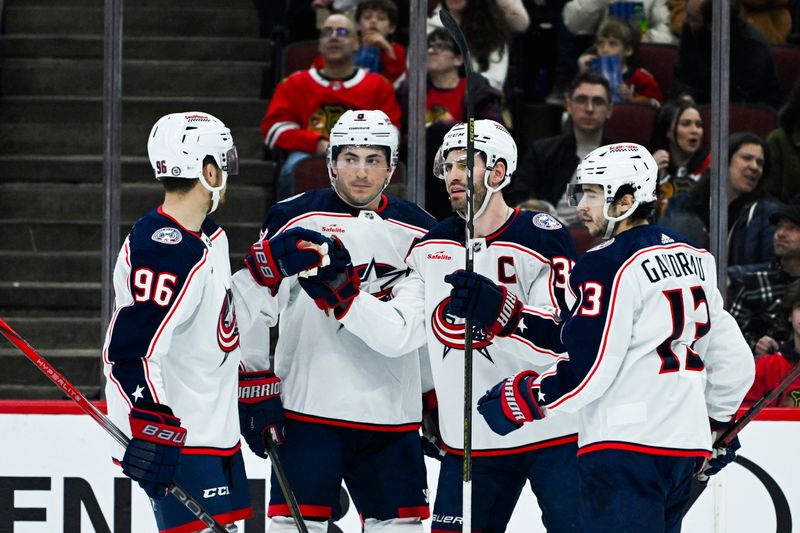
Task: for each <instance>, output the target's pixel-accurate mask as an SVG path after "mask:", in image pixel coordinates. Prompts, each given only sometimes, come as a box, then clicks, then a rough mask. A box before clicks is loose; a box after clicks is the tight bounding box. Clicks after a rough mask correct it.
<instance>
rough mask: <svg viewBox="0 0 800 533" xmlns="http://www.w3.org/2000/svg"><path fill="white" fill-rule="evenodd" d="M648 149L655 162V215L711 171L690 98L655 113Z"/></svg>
mask: <svg viewBox="0 0 800 533" xmlns="http://www.w3.org/2000/svg"><path fill="white" fill-rule="evenodd" d="M648 149H649V150H650V152H651V153H652V154H653V159H655V160H656V163H658V185H659V186H658V199H659V213H662V212H663V211H664V208H665V207H666V205H667V203H668V202H669V199H670V198H672V197H673V196H675V195H677V194H679V193H682V192H685V191H688V190H690V189H691V188H692V187H694V186H695V184H697V182H698V181H700V178H702V177H704V176H708V175H709V174H710V172H711V154H710V153H709V151H708V147H706V146H705V145H704V144H703V119H702V118H701V117H700V109H698V107H697V105H696V104H695V103H694V102H693V101H692V100H690V99H677V100H671V101H669V102H667V103H666V104H664V106H663V107H662V108H661V109H659V110H658V114H657V115H656V119H655V121H654V122H653V133H652V135H651V137H650V142H649V143H648Z"/></svg>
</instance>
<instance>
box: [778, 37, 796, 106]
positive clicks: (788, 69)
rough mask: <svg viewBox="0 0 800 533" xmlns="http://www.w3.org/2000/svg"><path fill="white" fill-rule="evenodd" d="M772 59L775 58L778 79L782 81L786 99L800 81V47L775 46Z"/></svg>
mask: <svg viewBox="0 0 800 533" xmlns="http://www.w3.org/2000/svg"><path fill="white" fill-rule="evenodd" d="M772 57H774V58H775V67H776V68H777V69H778V78H779V79H780V80H781V86H782V87H783V95H784V97H786V96H788V95H789V91H790V90H792V87H793V86H794V84H795V82H796V81H797V80H798V79H800V47H797V46H773V47H772Z"/></svg>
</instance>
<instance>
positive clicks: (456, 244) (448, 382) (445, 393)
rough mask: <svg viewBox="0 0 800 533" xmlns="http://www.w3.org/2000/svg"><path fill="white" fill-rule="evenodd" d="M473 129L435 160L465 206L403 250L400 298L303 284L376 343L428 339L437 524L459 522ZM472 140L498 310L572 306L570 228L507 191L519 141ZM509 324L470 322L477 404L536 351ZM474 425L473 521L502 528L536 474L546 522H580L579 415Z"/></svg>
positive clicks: (483, 247)
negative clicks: (515, 350) (523, 347)
mask: <svg viewBox="0 0 800 533" xmlns="http://www.w3.org/2000/svg"><path fill="white" fill-rule="evenodd" d="M466 128H467V126H466V124H458V125H456V126H454V127H453V128H452V129H451V130H450V131H449V132H448V133H447V134H446V135H445V138H444V143H443V144H442V147H441V148H440V150H439V153H438V154H437V157H436V168H435V174H436V175H437V176H439V177H440V178H442V179H443V180H444V184H445V186H446V187H447V191H448V193H449V194H450V201H451V204H452V207H453V210H454V211H455V212H456V213H457V214H458V215H459V216H454V217H451V218H448V219H447V220H445V221H443V222H441V223H439V224H438V225H437V226H436V227H435V228H433V229H432V230H431V231H430V232H429V233H428V234H427V235H426V236H425V237H424V238H423V239H422V240H421V241H420V242H418V243H416V244H415V245H414V247H413V249H412V250H411V252H410V254H409V255H408V258H407V260H406V263H407V265H408V267H409V269H410V273H409V276H408V277H407V278H406V279H404V280H403V281H401V282H400V283H399V284H398V285H397V286H395V288H394V290H393V292H394V298H392V300H390V301H389V302H382V301H380V300H379V299H378V298H375V297H373V296H372V295H370V294H368V293H366V292H364V291H361V292H360V293H352V294H351V295H350V298H349V299H343V298H341V297H339V296H337V295H334V296H330V297H328V298H326V297H325V295H326V292H325V291H326V290H327V291H329V292H330V293H333V292H336V291H337V290H338V291H339V294H341V292H342V290H341V289H340V286H339V285H337V284H336V283H331V282H328V283H322V282H319V283H315V284H314V285H313V286H310V285H309V284H308V283H306V284H304V287H307V288H309V293H310V294H313V295H314V296H315V297H317V298H318V299H320V300H321V301H323V302H327V303H328V305H330V306H331V307H334V312H335V314H336V316H337V317H338V318H339V320H340V322H341V323H342V324H343V325H344V327H345V329H346V330H347V331H349V332H352V333H354V334H355V335H357V336H358V337H360V338H361V339H363V340H364V342H366V343H367V344H368V345H369V346H370V347H372V348H373V349H375V350H376V351H378V352H381V353H384V354H387V355H389V356H398V355H400V354H403V353H406V352H408V351H411V350H414V349H416V348H419V347H422V346H427V351H428V355H429V358H430V366H431V370H432V372H433V381H434V384H435V389H436V394H437V396H438V404H439V410H438V414H439V424H440V427H441V433H442V435H441V437H442V443H443V445H444V449H445V450H446V453H445V455H444V457H443V459H442V466H441V470H440V476H439V482H438V486H437V495H436V502H435V504H434V512H433V522H432V524H431V529H432V531H460V530H461V528H462V462H463V428H464V419H463V412H464V405H463V398H464V393H463V391H464V373H463V368H464V359H463V358H464V322H463V321H461V320H458V319H455V318H454V317H453V316H452V315H451V314H450V313H449V309H448V305H449V302H450V288H451V287H450V285H448V284H447V283H445V276H447V275H449V274H451V273H453V272H455V271H457V270H459V269H461V268H463V265H464V264H465V257H464V256H465V245H464V239H465V235H464V229H465V220H464V216H465V213H466V179H467V173H466V140H467V129H466ZM474 138H475V167H474V173H473V176H474V178H473V179H474V185H475V205H476V213H475V236H476V241H475V260H474V265H475V271H477V272H481V273H483V274H484V275H486V276H488V277H490V278H492V279H493V280H495V281H496V282H497V283H500V284H501V285H502V289H501V291H500V293H499V294H501V297H500V298H499V299H498V300H497V301H496V302H495V304H496V305H495V308H494V309H500V308H501V307H503V306H504V305H505V306H506V307H507V308H508V309H517V308H518V307H521V306H522V304H536V305H540V306H542V305H547V306H550V307H552V308H558V309H566V308H568V306H569V305H570V304H571V303H572V300H573V298H572V296H571V295H570V294H569V293H568V291H567V283H568V279H569V275H570V269H571V267H572V264H573V262H574V259H575V249H574V245H573V243H572V240H571V238H570V235H569V232H568V231H567V229H566V228H564V227H563V226H562V225H561V223H560V222H559V221H558V220H556V219H555V218H553V217H552V216H550V215H548V214H545V213H532V212H521V211H519V210H517V209H512V208H510V207H509V206H508V205H507V204H506V203H505V201H504V199H503V196H502V194H501V193H500V191H501V189H502V188H503V187H505V186H506V185H507V184H508V183H509V182H510V180H511V176H512V174H513V172H514V170H515V169H516V165H517V148H516V144H515V143H514V140H513V139H512V138H511V136H510V135H509V133H508V132H507V131H506V130H505V128H503V126H501V125H500V124H498V123H497V122H494V121H492V120H478V121H476V122H475V136H474ZM342 279H344V278H342ZM311 280H314V278H313V277H312V278H311ZM339 281H341V280H339ZM312 283H313V281H312ZM515 295H518V297H517V296H515ZM513 333H514V332H513V324H509V323H505V322H503V321H502V320H498V321H496V322H495V323H493V324H486V325H485V327H483V328H476V330H475V331H474V334H473V338H474V341H473V347H474V350H475V351H474V355H473V357H474V376H473V381H474V384H475V385H474V390H475V392H476V395H475V397H474V400H475V401H476V402H477V400H478V398H479V396H480V394H481V393H482V392H483V391H484V390H485V389H486V388H488V387H491V386H492V385H494V384H495V383H497V381H498V380H499V379H502V378H503V377H505V376H507V375H508V374H509V373H513V372H518V371H520V370H523V369H526V368H529V367H530V364H531V363H530V360H531V357H530V356H529V354H527V353H525V354H524V355H525V357H524V358H518V357H515V356H514V355H513V354H511V353H508V352H505V351H504V350H503V349H501V348H500V347H499V346H498V345H497V344H496V342H495V340H496V339H497V338H498V336H502V335H510V334H513ZM559 355H560V354H557V353H553V352H549V351H541V352H540V353H538V354H536V356H535V357H534V358H533V359H535V360H536V361H537V362H538V363H539V365H540V366H539V368H540V369H542V370H543V369H545V368H548V367H549V366H550V365H551V364H552V363H553V361H555V359H556V357H558V356H559ZM473 424H474V425H473V429H472V433H473V440H472V448H473V457H474V459H473V489H472V490H473V503H472V505H473V514H472V529H473V530H475V531H483V532H484V533H488V532H502V531H504V530H505V528H506V525H507V523H508V520H509V519H510V517H511V514H512V512H513V510H514V506H515V505H516V502H517V500H518V498H519V495H520V493H521V491H522V489H523V487H524V485H525V483H526V482H528V481H529V482H530V483H531V487H532V488H533V491H534V493H535V494H536V497H537V499H538V502H539V505H540V508H541V509H542V519H543V522H544V524H545V526H546V527H547V530H548V531H550V532H572V531H576V526H577V520H576V517H575V509H576V508H577V505H578V490H577V489H578V487H577V485H578V480H577V468H576V457H575V454H576V452H577V446H576V441H577V434H576V432H577V420H575V418H574V417H571V416H569V417H562V418H559V419H553V420H548V421H547V422H546V423H545V424H543V425H539V426H529V427H526V428H525V429H524V430H522V431H520V432H517V433H515V434H513V435H509V436H506V437H501V436H499V435H497V434H495V433H494V432H492V430H491V429H490V428H489V426H488V425H487V424H486V423H485V421H484V420H483V419H482V418H480V417H479V416H477V413H476V414H475V415H474V416H473Z"/></svg>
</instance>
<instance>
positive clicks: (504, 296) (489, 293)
mask: <svg viewBox="0 0 800 533" xmlns="http://www.w3.org/2000/svg"><path fill="white" fill-rule="evenodd" d="M444 280H445V282H447V283H449V284H451V285H452V286H453V289H452V290H451V291H450V305H449V306H448V308H447V312H448V313H449V314H451V315H454V316H457V317H461V318H465V319H467V320H470V321H471V322H472V323H473V324H475V325H476V326H478V327H480V328H483V329H485V330H486V331H488V332H490V333H492V334H494V335H497V336H499V337H505V336H507V335H511V333H513V332H514V330H515V329H517V324H519V321H520V319H521V318H522V303H521V302H520V301H519V300H518V299H517V297H516V296H515V295H514V294H512V293H510V292H508V290H507V289H506V288H505V287H502V286H500V287H498V286H497V285H496V284H495V283H494V282H493V281H492V280H490V279H489V278H487V277H486V276H481V275H480V274H478V273H476V272H467V271H466V270H458V271H456V272H453V273H452V274H448V275H446V276H445V277H444Z"/></svg>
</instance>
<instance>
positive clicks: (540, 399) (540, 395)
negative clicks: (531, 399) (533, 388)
mask: <svg viewBox="0 0 800 533" xmlns="http://www.w3.org/2000/svg"><path fill="white" fill-rule="evenodd" d="M538 399H539V401H540V402H543V401H544V393H543V392H542V389H539V398H538Z"/></svg>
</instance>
